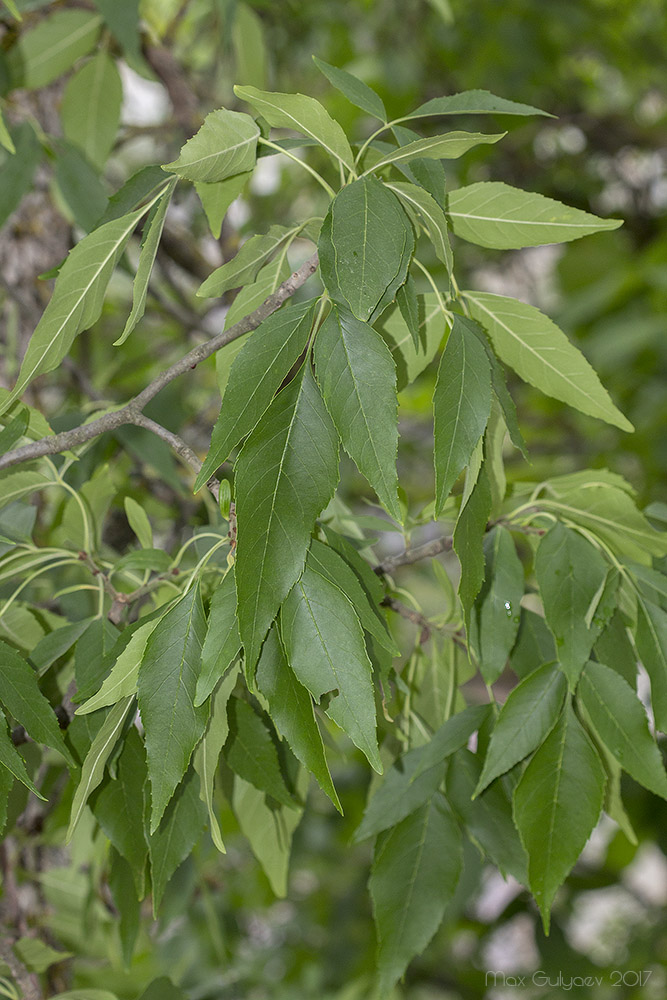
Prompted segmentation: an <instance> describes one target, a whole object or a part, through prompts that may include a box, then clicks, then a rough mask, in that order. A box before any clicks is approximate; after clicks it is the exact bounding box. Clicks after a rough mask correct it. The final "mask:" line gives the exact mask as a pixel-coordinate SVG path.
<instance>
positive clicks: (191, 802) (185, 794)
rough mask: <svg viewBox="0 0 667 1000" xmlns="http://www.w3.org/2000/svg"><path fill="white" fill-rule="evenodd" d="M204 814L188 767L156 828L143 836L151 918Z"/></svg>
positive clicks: (186, 854) (194, 839)
mask: <svg viewBox="0 0 667 1000" xmlns="http://www.w3.org/2000/svg"><path fill="white" fill-rule="evenodd" d="M153 811H154V810H153ZM206 815H207V813H206V805H205V804H204V803H203V802H202V800H201V799H200V797H199V779H198V777H197V775H196V774H195V773H194V771H193V770H192V768H190V769H189V770H188V771H187V773H186V775H185V778H184V779H183V781H182V782H181V783H180V785H179V786H178V788H177V789H176V791H175V793H174V795H173V796H172V798H171V801H170V802H169V805H168V806H167V808H166V809H165V811H164V815H163V816H162V819H161V821H160V824H159V826H158V827H157V829H156V830H155V831H154V832H153V833H150V834H148V833H147V839H148V855H149V857H150V860H151V883H152V886H153V914H154V916H156V915H157V912H158V910H159V908H160V903H161V901H162V897H163V895H164V890H165V889H166V888H167V883H168V882H169V880H170V878H171V877H172V875H173V874H174V872H175V871H176V869H177V868H178V866H179V865H181V864H182V863H183V862H184V861H185V859H186V858H187V857H189V855H190V854H191V852H192V849H193V847H194V846H195V844H196V843H197V841H198V840H199V837H200V836H201V832H202V830H203V829H204V824H205V823H206Z"/></svg>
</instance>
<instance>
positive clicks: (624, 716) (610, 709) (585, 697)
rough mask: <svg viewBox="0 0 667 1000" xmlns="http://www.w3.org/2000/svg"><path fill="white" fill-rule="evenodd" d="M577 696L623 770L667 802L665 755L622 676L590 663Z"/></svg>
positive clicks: (583, 675) (644, 713)
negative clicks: (663, 759) (663, 760)
mask: <svg viewBox="0 0 667 1000" xmlns="http://www.w3.org/2000/svg"><path fill="white" fill-rule="evenodd" d="M577 693H578V695H579V697H580V698H581V700H582V702H583V704H584V707H585V709H586V711H587V712H588V714H589V716H590V719H591V722H592V723H593V727H594V729H595V731H596V733H597V735H598V736H599V737H600V739H601V740H602V741H603V743H605V745H606V746H607V748H608V749H609V750H610V752H611V754H612V755H613V757H615V758H616V760H617V761H618V763H619V764H620V765H621V767H622V768H623V770H624V771H627V772H628V774H629V775H630V776H631V777H632V778H634V779H635V781H638V782H639V783H640V785H643V786H644V788H648V790H649V791H650V792H653V793H654V794H655V795H660V796H662V798H663V799H667V774H665V767H664V764H663V762H662V755H661V753H660V751H659V749H658V747H657V746H656V743H655V740H654V739H653V737H652V736H651V734H650V732H649V728H648V720H647V718H646V712H645V711H644V706H643V705H642V703H641V702H640V700H639V698H638V697H637V695H636V694H635V693H634V691H633V690H632V688H631V687H630V686H629V685H628V684H626V682H625V681H624V680H623V678H622V677H621V676H620V674H617V673H616V671H614V670H610V669H609V667H605V666H604V665H603V664H602V663H595V662H594V661H593V660H589V661H588V663H587V664H586V666H585V667H584V671H583V673H582V675H581V680H580V681H579V687H578V688H577Z"/></svg>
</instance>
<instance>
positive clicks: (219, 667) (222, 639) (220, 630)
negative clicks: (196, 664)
mask: <svg viewBox="0 0 667 1000" xmlns="http://www.w3.org/2000/svg"><path fill="white" fill-rule="evenodd" d="M240 647H241V637H240V635H239V626H238V622H237V620H236V581H235V578H234V567H233V566H231V567H230V568H229V570H228V571H227V573H226V574H225V576H224V577H223V579H222V581H221V582H220V583H219V584H218V586H217V587H216V589H215V591H214V593H213V597H212V598H211V607H210V610H209V616H208V630H207V632H206V639H205V640H204V647H203V649H202V653H201V671H200V674H199V677H198V678H197V689H196V692H195V705H196V706H198V705H202V704H203V703H204V702H205V701H206V699H207V698H208V696H209V695H210V693H211V691H212V690H213V688H214V687H215V685H216V684H217V683H218V681H219V680H220V679H221V678H222V677H224V675H225V674H226V673H227V671H228V670H229V668H230V667H231V665H232V663H233V662H234V660H235V659H236V656H237V655H238V652H239V649H240Z"/></svg>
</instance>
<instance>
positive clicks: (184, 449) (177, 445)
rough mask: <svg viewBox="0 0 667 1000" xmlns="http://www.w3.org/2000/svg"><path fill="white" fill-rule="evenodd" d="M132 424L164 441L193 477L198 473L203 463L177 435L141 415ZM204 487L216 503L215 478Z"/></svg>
mask: <svg viewBox="0 0 667 1000" xmlns="http://www.w3.org/2000/svg"><path fill="white" fill-rule="evenodd" d="M132 423H133V424H135V425H136V426H137V427H143V428H144V429H145V430H147V431H152V432H153V434H156V435H157V436H158V437H159V438H162V440H163V441H166V443H167V444H168V445H169V446H170V447H171V448H173V450H174V451H175V452H176V454H177V455H180V457H181V458H182V459H183V461H184V462H185V463H186V465H189V466H190V468H191V469H192V470H193V472H194V473H195V475H197V474H198V473H199V470H200V469H201V467H202V464H203V463H202V462H200V460H199V459H198V458H197V456H196V455H195V453H194V451H193V450H192V448H191V447H190V445H189V444H186V443H185V441H184V440H183V439H182V438H180V437H179V436H178V434H174V433H173V431H169V430H167V428H166V427H163V426H162V424H158V423H156V421H155V420H151V419H150V417H145V416H144V414H143V413H137V415H136V416H135V417H134V418H133V419H132ZM206 485H207V487H208V489H209V490H210V492H211V493H212V494H213V497H214V499H215V500H216V502H217V500H218V498H219V495H220V481H219V480H218V479H216V477H215V476H211V478H210V479H209V481H208V482H207V484H206Z"/></svg>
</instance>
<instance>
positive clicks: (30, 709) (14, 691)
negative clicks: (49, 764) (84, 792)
mask: <svg viewBox="0 0 667 1000" xmlns="http://www.w3.org/2000/svg"><path fill="white" fill-rule="evenodd" d="M0 676H1V677H2V685H1V686H0V701H1V702H2V704H3V705H4V706H5V708H6V709H7V710H8V711H9V712H10V713H11V715H13V716H14V718H15V719H16V721H17V722H18V723H20V725H22V726H23V727H24V728H25V730H26V732H27V733H28V735H29V736H31V737H32V739H33V740H35V742H36V743H44V744H45V745H46V746H47V747H53V748H54V749H55V750H57V751H58V752H59V753H60V754H62V756H63V757H64V758H65V760H66V761H67V762H68V763H70V764H73V763H74V762H73V760H72V758H71V756H70V754H69V751H68V750H67V747H66V746H65V742H64V739H63V733H62V730H61V728H60V726H59V725H58V720H57V718H56V715H55V712H54V711H53V708H52V707H51V704H50V702H49V701H47V699H46V698H45V697H44V695H43V694H42V692H41V691H40V690H39V685H38V683H37V674H36V673H35V671H34V670H33V668H32V667H31V666H30V664H29V663H27V662H26V660H24V659H23V657H22V656H20V655H19V654H18V653H17V652H16V650H14V649H12V647H11V646H8V645H7V643H5V642H1V641H0Z"/></svg>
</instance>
